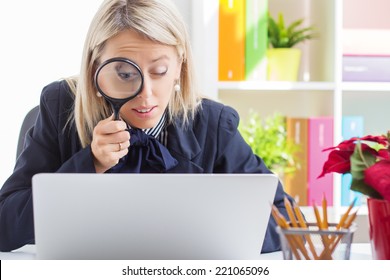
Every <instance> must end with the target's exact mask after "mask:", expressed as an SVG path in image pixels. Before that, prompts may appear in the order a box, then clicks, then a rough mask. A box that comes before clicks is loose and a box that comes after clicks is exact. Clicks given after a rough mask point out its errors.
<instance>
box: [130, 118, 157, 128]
mask: <svg viewBox="0 0 390 280" xmlns="http://www.w3.org/2000/svg"><path fill="white" fill-rule="evenodd" d="M156 125H157V122H156V121H151V120H150V121H137V122H134V123H133V124H130V126H132V127H136V128H140V129H148V128H152V127H154V126H156Z"/></svg>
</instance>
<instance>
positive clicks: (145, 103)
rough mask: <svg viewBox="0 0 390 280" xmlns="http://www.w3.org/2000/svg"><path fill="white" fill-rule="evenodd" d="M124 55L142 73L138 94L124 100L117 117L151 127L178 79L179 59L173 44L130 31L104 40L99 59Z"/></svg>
mask: <svg viewBox="0 0 390 280" xmlns="http://www.w3.org/2000/svg"><path fill="white" fill-rule="evenodd" d="M114 57H124V58H128V59H130V60H131V61H133V62H135V63H136V64H138V66H139V67H140V68H141V70H142V73H143V75H144V85H143V88H142V91H141V92H140V94H139V95H138V96H137V97H135V98H134V99H132V100H130V101H128V102H127V103H125V104H124V105H123V106H122V108H121V110H120V116H121V118H122V119H123V120H125V121H126V122H127V123H128V124H129V125H130V126H132V127H137V128H151V127H154V126H155V125H156V124H157V123H158V121H159V120H160V119H161V117H162V115H163V113H164V111H165V109H166V108H167V106H168V102H169V100H170V98H171V95H172V94H173V92H174V91H173V87H174V85H175V82H176V80H179V78H180V70H181V61H180V60H179V57H178V54H177V51H176V48H175V47H172V46H166V45H162V44H159V43H156V42H153V41H151V40H149V39H147V38H145V37H143V36H142V35H140V34H138V33H137V32H135V31H133V30H126V31H122V32H121V33H119V34H118V35H116V36H114V37H112V38H110V39H109V40H107V42H106V45H105V48H104V51H103V54H102V57H101V62H104V61H106V60H107V59H110V58H114Z"/></svg>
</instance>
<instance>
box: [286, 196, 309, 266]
mask: <svg viewBox="0 0 390 280" xmlns="http://www.w3.org/2000/svg"><path fill="white" fill-rule="evenodd" d="M284 205H285V207H286V210H287V215H288V217H289V218H290V222H291V225H292V226H293V227H294V228H298V227H299V226H298V223H297V220H296V218H295V215H294V211H293V208H292V206H291V203H290V201H289V200H288V198H287V196H285V197H284ZM293 238H294V239H295V240H296V242H297V243H298V246H299V249H300V250H301V252H302V254H303V256H304V257H305V259H307V260H309V259H310V257H309V254H308V253H307V250H306V248H305V242H304V240H302V239H301V237H300V236H298V235H293Z"/></svg>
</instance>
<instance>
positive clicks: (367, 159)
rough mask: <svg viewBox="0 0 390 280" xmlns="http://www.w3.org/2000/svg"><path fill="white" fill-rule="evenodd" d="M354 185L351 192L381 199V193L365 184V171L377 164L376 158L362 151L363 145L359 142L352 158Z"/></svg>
mask: <svg viewBox="0 0 390 280" xmlns="http://www.w3.org/2000/svg"><path fill="white" fill-rule="evenodd" d="M350 161H351V174H352V184H351V190H354V191H357V192H360V193H362V194H365V195H367V196H369V197H374V198H381V196H380V195H379V193H378V192H377V191H376V190H374V189H373V188H372V187H371V186H369V185H367V184H366V183H365V182H364V170H366V169H367V168H368V167H370V166H371V165H373V164H375V162H376V157H375V156H374V155H373V154H371V153H370V152H367V151H362V144H361V142H360V141H358V142H357V143H356V145H355V150H354V151H353V154H352V156H351V158H350Z"/></svg>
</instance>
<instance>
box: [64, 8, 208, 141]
mask: <svg viewBox="0 0 390 280" xmlns="http://www.w3.org/2000/svg"><path fill="white" fill-rule="evenodd" d="M126 29H133V30H135V31H137V32H139V33H140V34H143V35H144V36H146V37H147V38H149V39H150V40H153V41H156V42H159V43H161V44H164V45H169V46H174V47H176V50H177V53H178V56H179V58H180V59H181V61H182V66H181V74H180V81H179V82H180V87H181V92H180V93H179V94H175V93H174V94H172V97H171V100H170V102H169V104H168V114H169V116H170V119H173V118H181V121H182V124H184V125H185V124H187V123H188V121H189V119H190V118H193V116H194V114H195V112H196V110H197V108H198V106H199V104H200V99H201V97H200V94H199V93H198V91H197V89H196V87H195V86H194V85H195V81H194V77H193V75H194V70H193V60H192V53H191V47H190V44H189V42H190V38H189V36H188V32H187V30H186V26H185V24H184V21H183V19H182V17H181V15H180V13H179V12H178V11H177V9H176V7H175V6H174V5H173V3H172V2H170V0H105V1H104V2H103V3H102V5H101V6H100V8H99V10H98V11H97V13H96V15H95V17H94V18H93V20H92V23H91V25H90V27H89V30H88V33H87V37H86V40H85V44H84V51H83V57H82V64H81V70H80V74H79V76H78V77H73V78H68V79H67V83H68V84H69V86H70V88H71V90H72V92H73V93H74V94H75V108H74V116H73V120H74V122H75V124H76V128H77V131H78V135H79V138H80V141H81V144H82V146H83V147H85V146H87V145H88V144H90V143H91V141H92V133H93V129H94V127H95V126H96V124H97V123H98V122H99V121H100V120H102V119H104V118H107V117H108V116H109V115H110V114H111V108H110V106H109V105H108V104H107V103H106V102H105V101H104V99H103V98H99V97H97V96H96V93H97V89H96V88H95V85H94V82H93V77H94V74H95V71H96V68H97V67H98V65H99V63H101V61H100V57H101V55H102V51H103V49H104V45H105V42H106V41H107V40H108V39H110V38H111V37H113V36H115V35H117V34H118V33H119V32H121V31H124V30H126Z"/></svg>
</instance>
